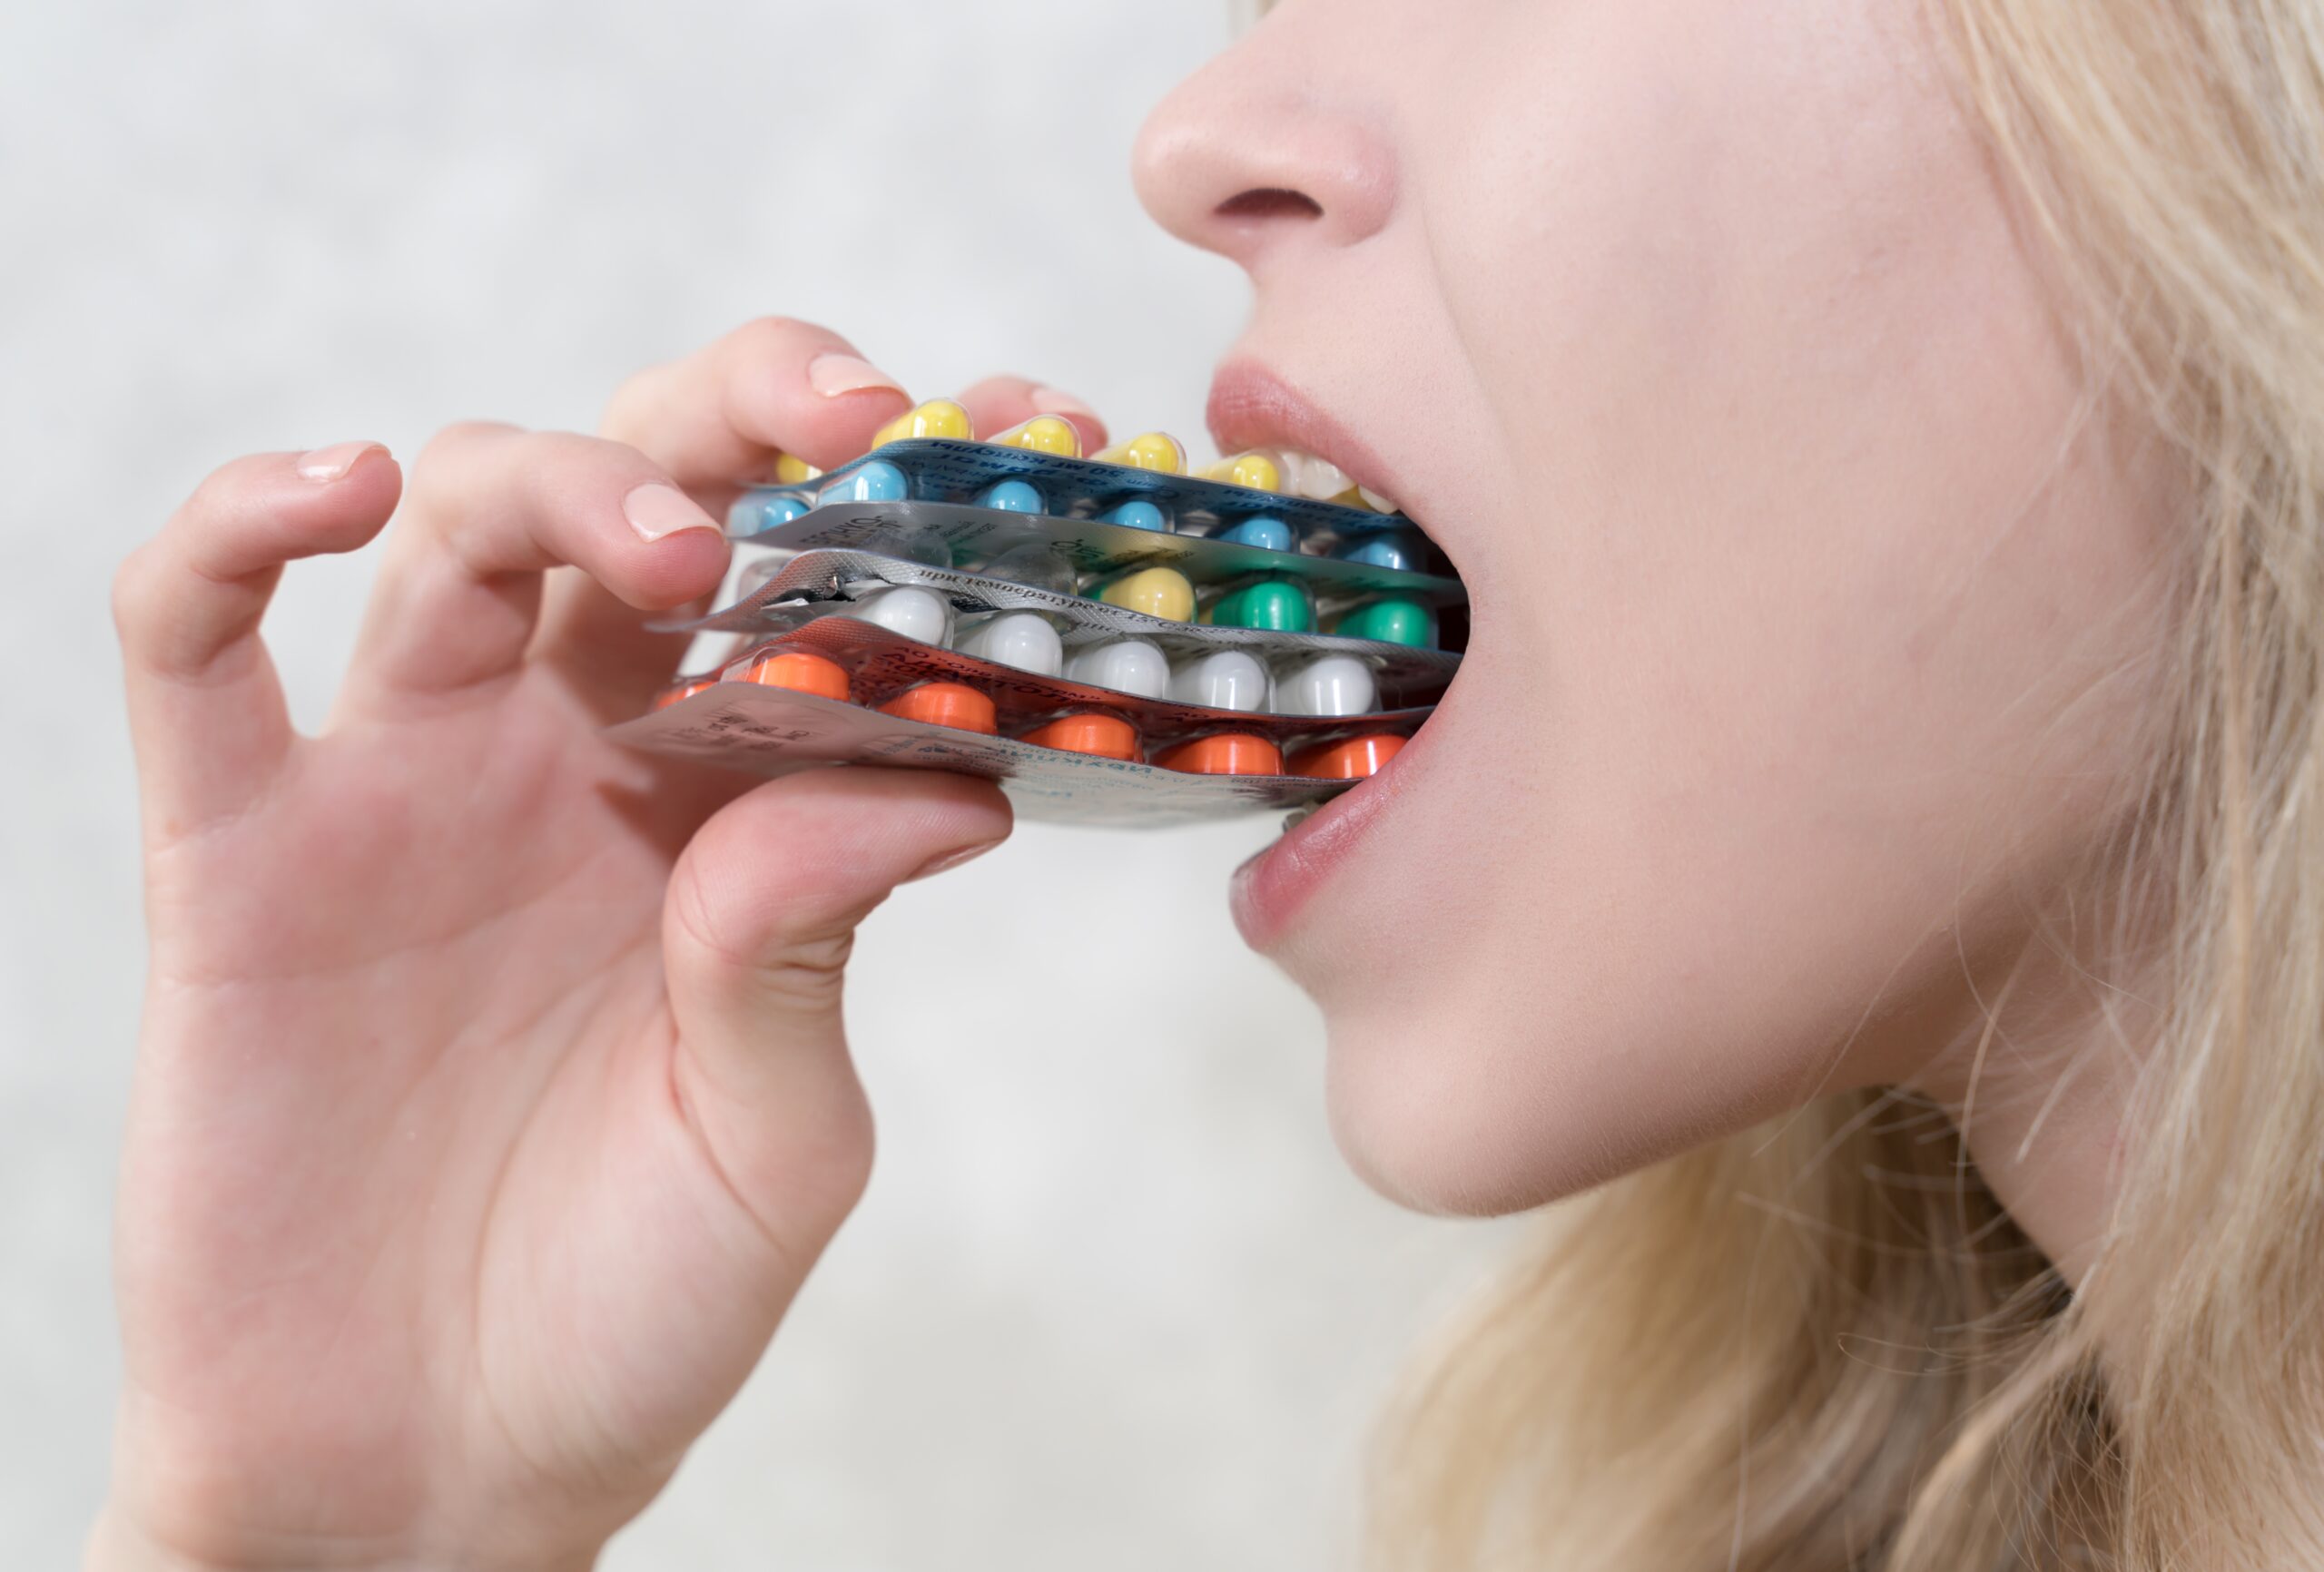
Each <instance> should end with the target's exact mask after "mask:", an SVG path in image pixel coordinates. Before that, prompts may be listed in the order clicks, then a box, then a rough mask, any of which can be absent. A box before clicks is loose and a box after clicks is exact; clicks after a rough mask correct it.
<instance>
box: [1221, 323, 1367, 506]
mask: <svg viewBox="0 0 2324 1572" xmlns="http://www.w3.org/2000/svg"><path fill="white" fill-rule="evenodd" d="M1207 413H1208V419H1209V424H1210V435H1211V438H1212V440H1213V441H1215V442H1216V443H1217V444H1218V450H1219V451H1220V452H1221V453H1240V452H1243V451H1245V450H1246V449H1249V448H1253V447H1288V448H1295V449H1296V450H1298V451H1299V452H1302V453H1310V454H1313V455H1315V457H1318V458H1324V459H1328V460H1330V461H1331V462H1332V463H1334V464H1336V465H1338V466H1339V467H1340V468H1341V469H1343V470H1344V471H1345V472H1346V473H1347V477H1348V478H1349V479H1350V480H1352V481H1354V483H1355V484H1356V485H1358V486H1366V487H1369V488H1370V489H1371V490H1373V491H1374V492H1376V493H1378V494H1379V495H1381V496H1386V497H1390V498H1393V500H1394V501H1395V502H1396V503H1398V504H1399V505H1400V506H1401V505H1403V504H1405V503H1406V502H1407V500H1408V499H1407V498H1406V496H1405V495H1404V493H1403V489H1402V488H1401V487H1400V486H1399V483H1398V481H1397V477H1395V476H1394V475H1393V473H1392V472H1391V471H1390V470H1389V468H1388V466H1387V464H1386V462H1385V461H1384V459H1382V458H1381V457H1380V455H1379V454H1377V453H1375V452H1374V451H1373V448H1372V446H1371V444H1369V443H1367V442H1365V441H1364V438H1363V437H1359V436H1357V435H1356V434H1355V433H1354V431H1352V430H1350V429H1349V428H1348V427H1346V426H1345V425H1344V423H1342V422H1341V421H1340V419H1339V418H1337V417H1335V416H1334V415H1332V414H1331V413H1330V412H1329V411H1327V410H1325V409H1324V408H1322V407H1321V406H1320V405H1318V404H1316V403H1315V401H1314V400H1313V399H1311V398H1308V397H1307V396H1306V395H1305V394H1304V393H1302V392H1300V391H1299V389H1298V388H1295V387H1294V386H1292V384H1291V383H1290V382H1289V381H1288V380H1287V379H1285V378H1284V377H1282V376H1280V375H1278V374H1277V373H1276V372H1275V370H1274V369H1272V368H1269V367H1267V366H1265V365H1262V364H1261V363H1259V362H1258V361H1256V360H1250V359H1234V360H1229V361H1227V362H1226V364H1225V365H1223V366H1221V367H1219V368H1218V372H1217V375H1216V377H1214V378H1212V379H1211V384H1210V408H1209V410H1208V412H1207ZM1405 513H1406V516H1408V517H1409V516H1411V510H1410V508H1409V507H1406V508H1405Z"/></svg>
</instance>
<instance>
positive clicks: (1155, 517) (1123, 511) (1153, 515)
mask: <svg viewBox="0 0 2324 1572" xmlns="http://www.w3.org/2000/svg"><path fill="white" fill-rule="evenodd" d="M1098 522H1099V523H1101V524H1118V525H1120V526H1122V527H1123V528H1125V529H1151V530H1158V531H1162V532H1165V533H1167V531H1168V530H1169V527H1170V516H1169V515H1168V514H1167V513H1165V512H1163V511H1162V510H1161V508H1159V507H1157V506H1155V505H1154V504H1153V503H1150V502H1146V501H1143V500H1137V501H1131V502H1125V503H1122V504H1120V505H1119V506H1116V507H1114V508H1112V509H1110V510H1109V511H1108V512H1105V513H1101V514H1099V515H1098Z"/></svg>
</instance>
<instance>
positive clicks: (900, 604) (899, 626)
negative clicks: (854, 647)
mask: <svg viewBox="0 0 2324 1572" xmlns="http://www.w3.org/2000/svg"><path fill="white" fill-rule="evenodd" d="M842 615H844V616H851V617H854V618H856V619H857V620H859V621H861V622H867V623H876V624H879V625H880V626H881V627H883V628H885V629H887V630H888V631H889V632H890V633H891V634H903V636H904V637H906V638H908V639H918V640H919V641H920V642H921V644H942V643H943V642H944V637H945V634H948V633H949V632H950V630H951V626H952V608H951V607H950V606H948V605H946V604H944V597H943V596H941V595H940V594H937V593H936V592H935V591H933V590H927V589H922V588H921V587H920V586H919V585H908V584H905V585H883V586H882V587H881V588H879V589H875V590H872V591H871V592H869V593H868V594H863V595H861V596H858V597H857V598H856V600H855V602H854V604H852V605H850V606H849V607H848V608H847V610H846V611H845V612H844V613H842Z"/></svg>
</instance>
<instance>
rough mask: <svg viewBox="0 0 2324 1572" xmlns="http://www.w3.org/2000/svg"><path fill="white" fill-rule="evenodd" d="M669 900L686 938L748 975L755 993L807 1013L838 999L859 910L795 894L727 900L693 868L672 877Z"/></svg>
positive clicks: (767, 893)
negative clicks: (826, 904)
mask: <svg viewBox="0 0 2324 1572" xmlns="http://www.w3.org/2000/svg"><path fill="white" fill-rule="evenodd" d="M670 897H671V911H672V915H673V916H674V917H675V919H676V922H677V925H678V927H679V928H680V929H681V931H683V932H684V935H685V936H686V938H687V939H688V940H689V941H690V942H691V943H692V944H693V945H694V948H697V949H698V950H700V951H701V952H702V953H703V954H704V955H705V956H707V957H708V958H710V959H711V960H712V961H713V962H714V964H716V965H718V966H719V967H721V968H725V969H728V970H731V971H734V972H738V973H742V974H744V975H747V976H748V977H749V978H751V979H752V980H751V986H752V987H753V991H755V992H757V993H760V994H762V995H763V996H765V997H768V998H769V999H770V1000H771V1001H773V1002H776V1003H781V1004H785V1005H789V1006H792V1007H796V1008H801V1009H822V1008H826V1007H830V1006H832V1005H835V1004H836V1003H837V1002H838V999H839V995H840V989H841V987H842V983H843V982H844V980H845V977H846V972H847V963H848V959H849V958H850V957H851V956H852V954H853V953H854V949H855V927H856V924H857V922H858V921H860V920H861V919H862V913H861V912H859V911H855V910H852V909H832V908H830V907H828V906H822V907H820V908H819V906H818V904H817V903H814V902H812V901H807V900H803V899H800V898H799V896H798V895H796V894H795V893H791V892H780V891H760V892H753V896H752V898H751V899H749V900H747V901H737V900H723V899H719V898H718V897H717V895H716V894H715V893H714V891H712V890H711V889H710V888H709V887H708V886H707V885H706V884H705V883H704V879H703V877H702V874H701V870H700V869H699V867H698V866H697V865H694V864H692V863H689V864H688V866H687V868H686V870H684V872H683V873H682V874H681V875H680V876H679V877H678V878H677V879H675V880H673V882H672V887H671V891H670Z"/></svg>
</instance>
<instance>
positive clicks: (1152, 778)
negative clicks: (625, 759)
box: [611, 683, 1354, 829]
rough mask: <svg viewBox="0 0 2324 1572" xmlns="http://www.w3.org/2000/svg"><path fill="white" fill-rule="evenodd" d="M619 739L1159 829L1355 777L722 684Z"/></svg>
mask: <svg viewBox="0 0 2324 1572" xmlns="http://www.w3.org/2000/svg"><path fill="white" fill-rule="evenodd" d="M611 735H612V736H613V737H614V738H615V740H617V741H619V742H627V743H629V744H631V745H633V746H635V747H641V748H646V749H650V750H652V751H653V752H659V753H666V754H670V755H673V756H675V757H679V758H687V759H694V760H699V761H705V762H708V763H713V764H717V765H721V766H724V767H725V768H727V769H733V770H742V771H749V772H751V773H753V774H758V775H767V776H775V775H787V774H792V773H794V772H796V771H801V770H809V769H815V768H819V767H822V766H826V765H832V764H842V763H863V764H880V765H888V766H898V767H902V768H906V769H922V770H946V771H953V772H955V773H957V774H963V775H975V776H980V777H982V778H983V779H985V780H989V781H1000V783H1001V785H1002V787H1003V788H1004V789H1005V790H1006V791H1008V792H1009V796H1010V797H1011V798H1013V799H1014V800H1015V801H1016V804H1017V808H1018V811H1019V813H1021V814H1023V815H1024V816H1025V817H1026V818H1028V819H1036V820H1044V821H1047V822H1052V823H1068V824H1088V825H1107V826H1114V827H1119V828H1149V829H1159V828H1164V827H1167V826H1170V825H1175V824H1189V823H1196V822H1200V821H1202V820H1212V819H1224V818H1231V817H1238V816H1240V815H1242V814H1246V813H1251V812H1265V811H1273V812H1284V811H1291V810H1296V809H1300V808H1306V807H1312V806H1314V805H1315V804H1316V803H1319V802H1322V801H1325V800H1327V799H1328V798H1331V797H1334V796H1336V795H1337V794H1338V793H1340V792H1341V791H1345V790H1346V789H1347V788H1348V787H1349V786H1351V785H1353V784H1354V780H1353V779H1340V780H1322V779H1317V780H1310V779H1305V778H1302V777H1299V776H1295V775H1256V776H1255V775H1224V774H1196V773H1188V772H1187V771H1179V770H1173V769H1169V768H1166V767H1164V766H1162V765H1159V764H1147V763H1137V762H1133V761H1127V760H1120V759H1111V758H1107V757H1105V756H1103V755H1101V754H1096V753H1086V752H1067V751H1064V750H1061V749H1057V748H1050V747H1044V746H1042V745H1040V744H1039V743H1035V742H1025V741H1021V740H1019V739H1017V738H1012V737H1004V736H983V735H979V734H977V733H974V732H962V731H959V730H956V729H953V728H950V727H946V726H940V725H935V724H931V723H930V722H922V721H915V720H910V719H905V718H901V717H898V716H894V715H888V714H883V713H881V712H880V711H878V710H876V709H869V708H866V707H864V706H862V705H860V704H855V703H851V702H845V701H842V700H836V699H829V698H824V697H821V696H819V695H816V694H812V693H796V692H792V691H789V690H785V689H783V688H773V687H766V686H763V685H760V684H757V683H711V684H708V685H706V686H704V688H703V689H702V691H700V692H699V693H692V694H689V695H687V696H686V698H685V699H684V701H683V702H679V703H676V704H673V705H669V706H667V707H665V708H663V709H659V710H656V711H655V712H651V713H649V714H645V715H641V716H639V717H638V718H637V719H635V720H634V721H628V722H624V723H623V724H621V725H619V726H616V727H615V728H614V729H613V732H611Z"/></svg>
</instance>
